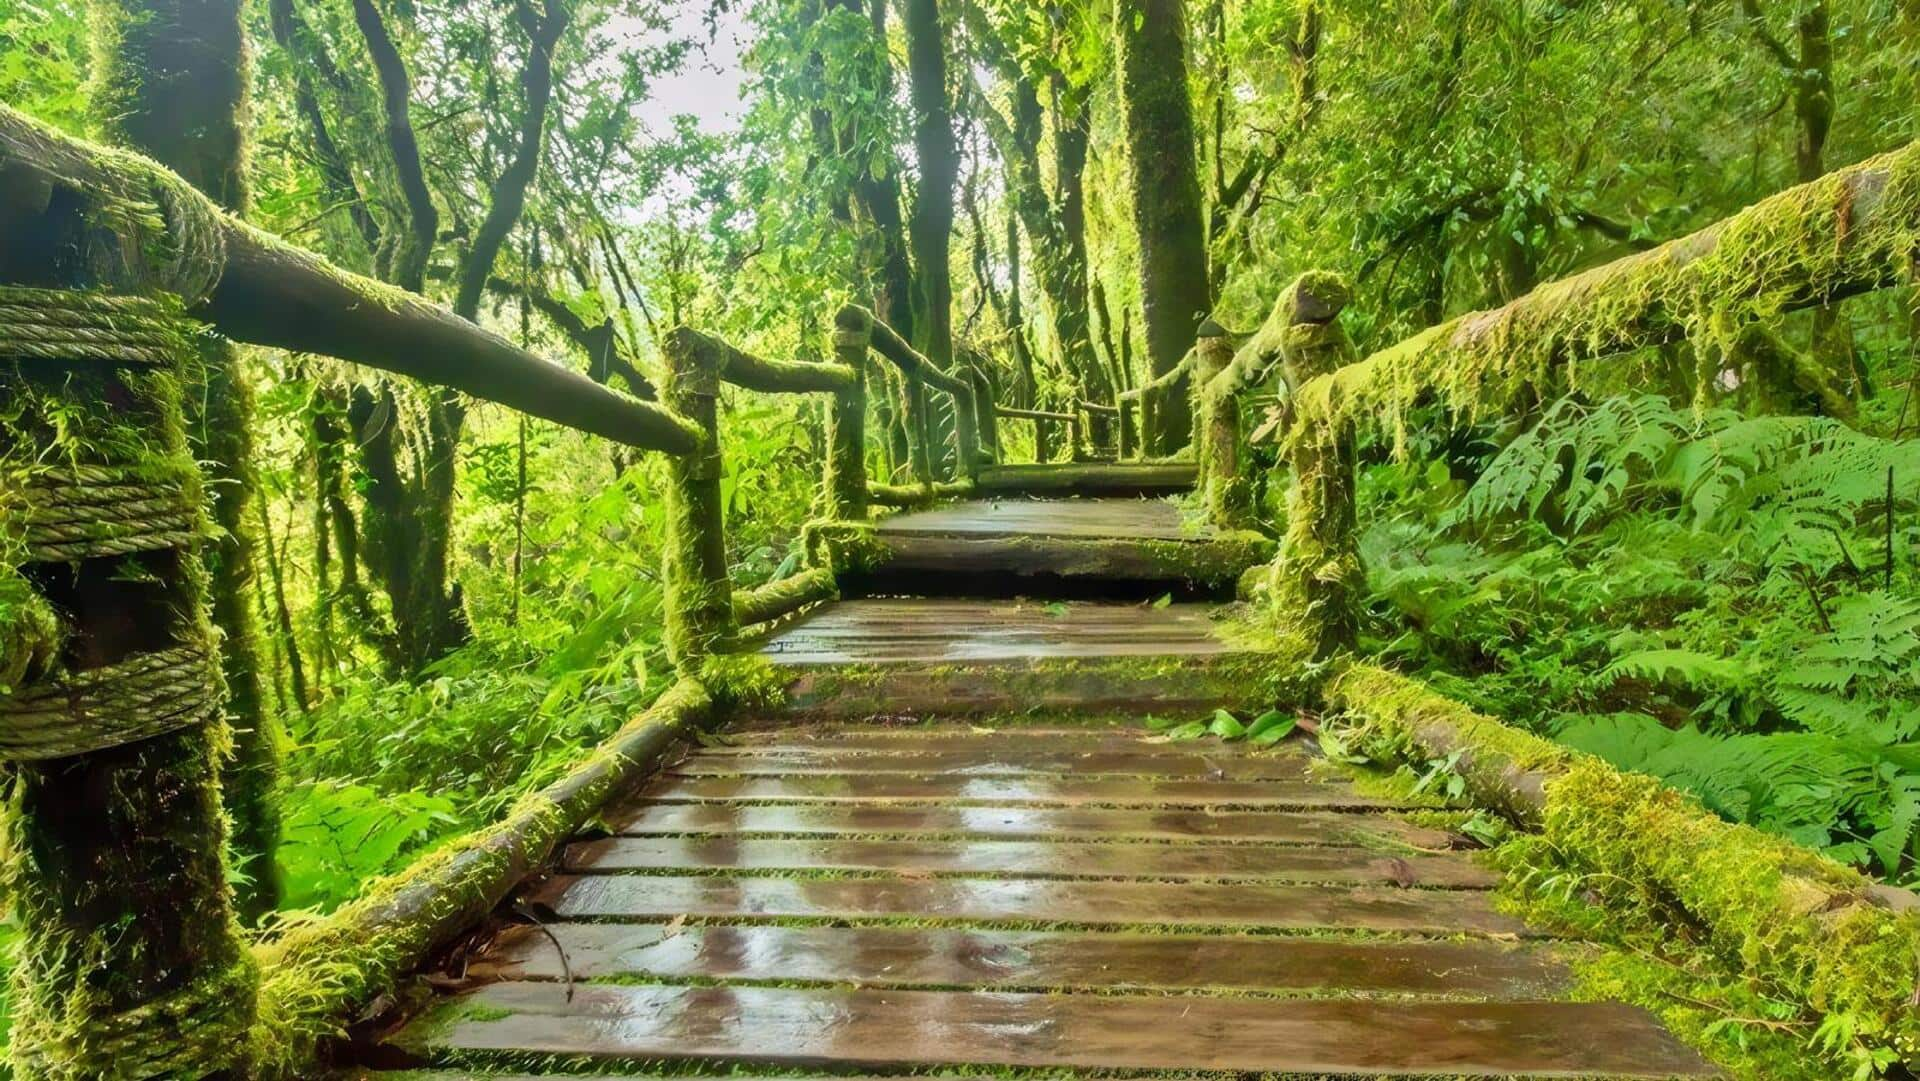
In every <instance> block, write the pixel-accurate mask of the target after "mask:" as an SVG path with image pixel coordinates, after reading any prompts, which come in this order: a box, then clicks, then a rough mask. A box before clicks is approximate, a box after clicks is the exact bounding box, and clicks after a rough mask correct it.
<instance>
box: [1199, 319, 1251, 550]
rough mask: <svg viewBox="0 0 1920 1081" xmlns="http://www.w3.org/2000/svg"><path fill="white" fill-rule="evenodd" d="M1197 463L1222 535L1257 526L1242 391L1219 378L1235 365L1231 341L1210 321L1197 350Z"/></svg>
mask: <svg viewBox="0 0 1920 1081" xmlns="http://www.w3.org/2000/svg"><path fill="white" fill-rule="evenodd" d="M1193 358H1194V368H1193V399H1194V401H1193V406H1194V418H1193V431H1194V440H1195V450H1196V453H1195V455H1194V460H1195V461H1197V462H1198V463H1199V467H1200V478H1199V483H1200V487H1201V491H1202V492H1203V493H1204V494H1205V497H1206V507H1207V517H1208V519H1209V520H1210V521H1212V522H1213V524H1214V525H1215V526H1217V527H1219V528H1221V529H1246V528H1248V527H1249V526H1251V525H1252V524H1253V484H1252V480H1251V478H1249V477H1248V476H1247V475H1246V474H1245V472H1244V470H1243V466H1242V462H1243V460H1244V459H1245V455H1244V454H1243V453H1242V446H1241V444H1242V442H1243V440H1242V438H1241V432H1240V395H1239V391H1240V389H1241V388H1240V386H1238V385H1237V384H1236V383H1234V382H1232V381H1228V380H1223V379H1222V378H1221V377H1222V376H1224V375H1226V373H1227V369H1228V368H1229V367H1230V366H1231V365H1232V364H1233V360H1234V349H1233V337H1232V336H1231V335H1229V334H1228V333H1227V331H1226V328H1224V327H1222V326H1221V325H1220V324H1219V323H1216V322H1214V321H1213V320H1211V319H1209V320H1207V321H1206V322H1204V323H1202V324H1200V336H1199V339H1198V340H1197V342H1196V343H1195V345H1194V353H1193Z"/></svg>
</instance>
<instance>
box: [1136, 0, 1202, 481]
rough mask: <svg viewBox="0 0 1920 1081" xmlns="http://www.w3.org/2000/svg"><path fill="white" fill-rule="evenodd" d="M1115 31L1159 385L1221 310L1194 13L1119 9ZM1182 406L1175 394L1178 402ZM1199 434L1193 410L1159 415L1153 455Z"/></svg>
mask: <svg viewBox="0 0 1920 1081" xmlns="http://www.w3.org/2000/svg"><path fill="white" fill-rule="evenodd" d="M1114 30H1115V35H1114V36H1115V38H1116V39H1117V43H1118V46H1119V52H1120V58H1119V70H1120V97H1121V101H1122V103H1123V105H1124V110H1123V111H1124V112H1125V114H1126V133H1127V147H1128V152H1129V154H1130V156H1131V159H1132V162H1133V192H1132V197H1133V222H1134V228H1135V230H1136V231H1137V232H1138V233H1139V238H1140V297H1141V303H1142V308H1143V311H1144V314H1145V316H1146V324H1147V325H1146V335H1147V343H1146V344H1147V361H1148V369H1147V371H1148V375H1149V377H1154V376H1160V375H1164V374H1166V373H1167V372H1170V371H1172V370H1173V369H1174V368H1175V367H1177V366H1179V364H1180V361H1181V360H1182V358H1184V357H1185V356H1186V355H1187V351H1188V350H1189V349H1191V348H1193V343H1194V339H1195V337H1196V332H1197V331H1198V330H1199V328H1200V323H1201V321H1202V320H1204V319H1205V318H1206V317H1207V313H1208V311H1209V310H1210V309H1211V308H1212V307H1213V297H1212V295H1211V290H1210V288H1209V286H1208V281H1207V249H1206V228H1205V222H1204V219H1203V217H1202V215H1201V208H1200V177H1199V166H1198V163H1197V162H1196V161H1195V157H1194V154H1195V150H1194V127H1193V100H1192V98H1191V96H1190V93H1189V90H1188V86H1187V21H1186V5H1185V3H1184V0H1140V2H1139V3H1137V4H1120V5H1117V12H1116V16H1115V20H1114ZM1184 397H1185V396H1184V394H1182V393H1181V392H1179V391H1178V390H1177V389H1176V391H1175V394H1174V398H1175V400H1184ZM1192 425H1193V418H1192V417H1191V416H1189V415H1188V414H1187V411H1185V410H1182V409H1159V410H1155V411H1154V422H1153V425H1152V430H1151V431H1149V432H1147V433H1145V435H1146V442H1147V450H1148V452H1149V453H1150V454H1170V453H1172V452H1173V451H1174V450H1176V449H1178V448H1179V447H1181V446H1182V445H1184V444H1185V443H1186V442H1187V440H1188V438H1189V436H1190V435H1191V429H1192Z"/></svg>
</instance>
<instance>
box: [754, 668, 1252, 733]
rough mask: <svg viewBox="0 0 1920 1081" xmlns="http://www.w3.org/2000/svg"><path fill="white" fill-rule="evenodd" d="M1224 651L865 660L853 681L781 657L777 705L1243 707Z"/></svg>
mask: <svg viewBox="0 0 1920 1081" xmlns="http://www.w3.org/2000/svg"><path fill="white" fill-rule="evenodd" d="M1228 656H1232V655H1231V654H1212V655H1208V654H1201V655H1184V656H1183V655H1179V654H1168V655H1164V656H1161V657H1160V658H1158V659H1157V660H1156V661H1155V662H1154V663H1153V664H1152V665H1151V670H1150V671H1142V670H1141V669H1140V667H1139V662H1138V661H1137V660H1136V659H1135V658H1132V657H1127V656H1107V657H1093V658H1085V657H1083V658H1078V659H1077V660H1076V661H1075V663H1074V665H1073V666H1072V667H1070V668H1063V667H1060V666H1057V665H1056V666H1052V667H1044V666H1043V665H1044V661H1045V659H1044V658H1038V659H1035V658H1029V659H1020V658H1006V659H1000V660H993V661H987V662H976V663H973V664H968V665H964V666H960V665H954V664H945V663H932V664H930V663H917V664H916V663H911V662H900V661H891V662H885V663H874V664H872V665H869V666H866V667H864V668H863V670H862V671H861V673H860V676H859V678H858V679H854V680H848V679H846V678H843V675H842V673H841V672H840V671H839V670H837V669H836V668H835V667H834V666H831V665H800V664H796V665H791V666H789V667H790V671H792V672H793V673H794V679H793V681H792V682H791V683H789V684H788V685H787V700H786V703H785V706H784V710H785V712H786V713H787V714H789V715H790V716H794V717H813V718H828V717H832V718H847V719H863V720H864V719H871V718H876V717H885V718H910V717H916V716H925V717H964V716H974V715H982V714H1002V715H1004V714H1007V713H1031V712H1040V711H1077V712H1098V711H1107V710H1115V709H1131V710H1136V711H1139V712H1140V713H1143V714H1144V713H1160V714H1163V715H1174V714H1177V713H1180V712H1182V711H1208V710H1213V709H1218V708H1223V707H1225V708H1235V709H1239V708H1245V707H1246V706H1248V705H1251V704H1252V703H1250V702H1249V701H1248V699H1247V694H1248V687H1247V679H1246V675H1245V671H1244V669H1242V668H1240V667H1239V666H1227V667H1217V666H1216V662H1218V661H1219V660H1220V659H1221V658H1223V657H1228ZM772 659H773V660H774V663H776V664H782V663H783V662H781V661H780V660H779V659H778V658H772Z"/></svg>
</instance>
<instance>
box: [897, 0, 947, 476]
mask: <svg viewBox="0 0 1920 1081" xmlns="http://www.w3.org/2000/svg"><path fill="white" fill-rule="evenodd" d="M903 11H904V15H905V20H904V21H905V26H906V34H907V82H908V91H909V92H908V97H909V100H910V101H911V103H912V106H913V145H914V152H915V156H916V157H917V159H918V161H919V166H920V176H919V184H918V186H917V187H916V189H915V191H914V199H913V213H912V216H911V217H910V218H909V220H908V222H907V235H908V238H909V240H910V241H911V243H912V246H913V264H914V282H913V298H914V303H913V310H914V325H913V328H912V337H910V338H908V339H907V340H908V341H911V342H913V343H914V347H915V348H917V349H918V350H919V351H920V352H921V354H922V355H924V356H925V357H926V358H927V359H928V360H931V361H932V362H933V364H934V367H936V368H938V369H940V370H941V371H943V372H944V371H946V370H947V369H948V368H951V367H952V366H953V270H952V265H951V258H952V247H953V213H954V188H955V186H956V184H957V182H958V179H959V175H960V153H959V149H958V148H957V146H956V145H955V142H954V136H953V117H952V115H951V109H950V106H949V104H948V101H947V34H946V25H945V22H944V20H943V18H942V14H941V9H940V0H905V2H904V4H903ZM894 329H895V330H896V331H900V332H901V333H902V334H905V333H907V332H906V331H905V330H904V329H902V328H900V327H895V328H894ZM925 404H926V405H927V406H928V407H929V413H930V414H931V415H930V416H929V418H928V419H929V420H930V421H932V423H931V424H930V425H929V428H930V429H931V432H932V434H933V438H934V440H935V443H934V445H933V446H930V447H929V448H928V449H929V452H930V457H931V458H932V464H933V466H934V469H935V470H936V475H937V476H939V477H941V478H943V479H951V478H953V477H955V476H958V475H960V474H961V473H963V472H965V469H964V467H963V466H962V465H961V464H960V463H959V462H958V460H957V458H956V457H955V455H954V452H953V449H952V447H951V446H950V443H949V439H948V434H949V433H950V432H951V431H952V430H953V418H952V416H951V411H950V409H948V407H947V406H946V404H945V402H944V399H941V400H938V401H936V400H933V399H928V400H927V401H926V402H925Z"/></svg>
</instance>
